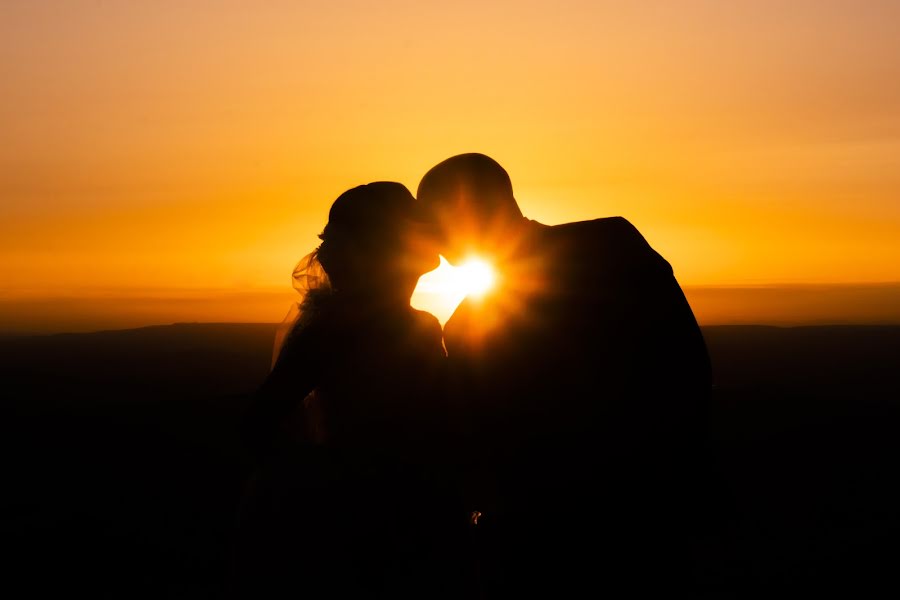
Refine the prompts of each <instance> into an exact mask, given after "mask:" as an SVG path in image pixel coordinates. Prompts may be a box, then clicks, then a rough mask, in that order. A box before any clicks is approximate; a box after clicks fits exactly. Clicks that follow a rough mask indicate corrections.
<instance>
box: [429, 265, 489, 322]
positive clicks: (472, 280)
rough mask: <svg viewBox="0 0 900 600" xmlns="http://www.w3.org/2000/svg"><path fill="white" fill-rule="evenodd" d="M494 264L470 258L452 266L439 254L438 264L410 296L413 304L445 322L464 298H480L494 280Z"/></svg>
mask: <svg viewBox="0 0 900 600" xmlns="http://www.w3.org/2000/svg"><path fill="white" fill-rule="evenodd" d="M496 279H497V277H496V274H495V272H494V268H493V266H491V264H490V263H489V262H487V261H485V260H483V259H481V258H477V257H472V258H469V259H468V260H466V261H465V262H463V263H462V264H461V265H459V266H456V267H455V266H453V265H451V264H450V263H449V262H447V260H446V259H445V258H444V257H443V256H442V257H441V264H440V266H439V267H438V268H437V269H435V270H434V271H431V272H429V273H425V274H424V275H422V277H421V278H420V279H419V285H418V286H417V287H416V291H415V293H414V294H413V297H412V305H413V306H415V307H416V308H419V309H421V310H426V311H428V312H430V313H432V314H434V315H435V316H436V317H437V318H438V320H440V321H441V323H444V322H446V320H447V319H448V318H450V315H451V314H453V311H454V310H455V309H456V307H457V305H458V304H459V303H460V302H462V301H463V298H466V297H471V298H480V297H482V296H484V295H485V294H487V293H488V292H490V291H491V289H492V288H493V287H494V285H495V283H496Z"/></svg>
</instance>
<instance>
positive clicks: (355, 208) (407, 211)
mask: <svg viewBox="0 0 900 600" xmlns="http://www.w3.org/2000/svg"><path fill="white" fill-rule="evenodd" d="M426 227H427V226H426V225H425V221H424V219H423V218H422V216H421V214H420V208H419V205H418V203H417V202H416V200H415V198H413V195H412V193H410V191H409V190H408V189H407V188H406V187H405V186H404V185H403V184H401V183H396V182H392V181H377V182H374V183H369V184H366V185H360V186H357V187H354V188H352V189H349V190H347V191H346V192H344V193H343V194H341V195H340V196H339V197H338V198H337V200H335V201H334V203H333V204H332V205H331V210H330V211H329V213H328V224H327V225H326V226H325V230H324V231H323V232H322V233H321V235H320V236H319V237H320V238H321V239H322V244H321V245H320V246H319V249H318V252H317V257H318V260H319V262H320V263H321V264H322V267H323V269H324V270H325V272H326V273H327V274H328V278H329V280H330V282H331V286H332V288H333V289H334V290H335V291H339V292H354V293H374V294H391V295H393V294H398V295H399V294H402V295H405V296H406V297H407V298H408V297H409V296H410V295H411V294H412V292H413V289H414V288H415V286H416V282H417V281H418V279H419V276H421V275H422V274H424V273H427V272H428V271H431V270H432V269H436V268H437V267H438V265H439V264H440V259H439V257H438V254H437V250H436V249H435V248H434V246H433V244H432V243H431V236H430V235H429V234H428V232H427V229H426Z"/></svg>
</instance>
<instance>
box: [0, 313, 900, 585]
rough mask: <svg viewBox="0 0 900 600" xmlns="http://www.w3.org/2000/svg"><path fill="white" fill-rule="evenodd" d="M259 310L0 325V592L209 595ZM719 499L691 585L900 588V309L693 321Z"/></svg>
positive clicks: (226, 523) (223, 541)
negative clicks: (896, 316) (13, 333)
mask: <svg viewBox="0 0 900 600" xmlns="http://www.w3.org/2000/svg"><path fill="white" fill-rule="evenodd" d="M273 332H274V326H273V325H242V324H211V325H193V324H186V325H174V326H167V327H150V328H145V329H136V330H127V331H115V332H100V333H93V334H70V335H55V336H42V337H7V338H0V385H2V387H0V389H2V398H3V399H2V404H0V407H2V408H0V411H2V412H0V418H2V421H0V433H2V437H0V440H2V442H0V443H2V453H0V456H2V458H0V460H2V463H0V467H2V474H3V479H4V481H3V485H2V488H0V489H2V504H0V540H2V545H3V548H2V549H0V551H2V553H3V555H5V556H6V558H5V559H2V562H0V565H2V567H0V574H2V577H0V586H2V588H0V595H2V596H3V597H5V598H19V597H46V596H47V595H49V594H53V595H58V594H66V595H75V594H77V595H81V594H82V593H86V594H89V595H91V596H93V597H115V598H135V597H142V598H213V597H220V596H221V591H222V589H223V582H224V581H225V578H226V570H227V564H228V560H227V559H228V550H229V540H230V535H231V531H232V526H233V523H234V515H235V507H236V502H237V499H238V494H239V491H240V486H241V482H242V479H243V477H244V476H245V475H246V473H247V467H248V465H247V462H246V460H244V458H243V456H242V454H241V452H240V447H239V445H238V443H237V441H238V438H237V429H236V426H237V418H238V415H239V414H240V411H241V409H242V407H243V406H244V403H245V402H246V398H247V394H248V393H249V392H251V391H252V390H253V389H254V388H255V387H256V385H258V384H259V383H260V382H261V381H262V379H263V378H264V377H265V374H266V372H267V370H268V366H269V359H270V352H271V345H272V337H273ZM704 334H705V336H706V339H707V343H708V345H709V349H710V353H711V355H712V359H713V366H714V376H715V380H716V388H715V398H714V399H715V403H714V412H713V415H712V416H713V425H714V436H715V450H716V454H717V458H718V461H719V464H720V466H721V470H722V473H723V476H724V481H725V483H726V487H727V490H728V492H729V494H730V496H731V498H733V501H734V504H733V510H731V511H730V513H729V514H730V517H729V518H728V520H727V522H725V523H723V528H722V533H721V534H720V535H719V536H717V537H716V538H713V539H710V540H708V542H707V543H706V545H705V546H703V547H701V548H700V549H699V550H698V552H697V556H696V560H695V563H696V573H695V579H696V581H697V590H698V594H697V595H698V596H704V597H737V596H740V597H759V596H771V595H778V594H781V593H791V595H807V594H808V595H812V594H819V593H823V592H828V591H831V592H834V591H835V590H836V589H839V588H841V589H845V590H847V591H848V592H853V593H854V596H856V597H859V596H860V595H862V596H868V595H871V594H868V593H867V592H868V591H873V592H874V591H875V590H879V594H878V595H879V596H880V595H890V596H896V595H897V594H898V593H900V578H897V577H895V571H896V570H897V566H898V565H900V562H898V561H900V473H898V468H897V467H898V462H900V435H898V434H900V327H887V326H886V327H877V326H873V327H856V326H834V327H800V328H772V327H745V326H740V327H737V326H736V327H707V328H704Z"/></svg>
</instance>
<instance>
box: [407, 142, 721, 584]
mask: <svg viewBox="0 0 900 600" xmlns="http://www.w3.org/2000/svg"><path fill="white" fill-rule="evenodd" d="M417 196H418V200H419V201H420V202H421V203H422V204H423V206H424V208H425V209H426V211H427V213H428V214H429V215H430V218H431V220H432V221H433V224H434V225H435V229H436V231H437V232H438V234H437V235H438V236H439V244H440V248H439V250H440V252H441V253H442V254H443V255H444V256H445V258H447V260H448V261H449V262H450V263H459V262H460V261H462V260H465V259H466V258H467V257H469V256H470V255H477V256H480V257H481V258H484V259H487V260H489V261H491V262H492V263H493V264H494V267H495V269H496V271H497V285H496V287H495V289H494V290H493V291H492V292H491V293H489V294H487V295H485V296H484V297H482V298H467V299H465V300H464V301H463V302H462V303H461V304H460V305H459V307H458V308H457V309H456V311H455V312H454V314H453V315H452V317H451V318H450V319H449V321H448V322H447V323H446V326H445V328H444V342H445V346H446V348H447V354H448V359H449V361H450V364H451V374H452V376H451V385H452V390H453V393H454V395H455V396H456V398H457V401H458V402H459V403H461V404H462V405H464V407H465V408H464V409H463V410H464V412H466V418H465V419H464V422H466V423H468V424H469V428H468V430H467V436H468V438H467V441H466V446H467V449H468V452H469V459H470V460H469V466H470V472H471V474H472V482H473V483H472V487H473V492H472V500H471V502H472V506H471V508H472V510H473V511H478V513H479V514H480V518H479V519H478V525H477V526H476V527H475V530H476V531H478V532H479V533H478V536H479V537H480V540H481V545H482V553H483V563H484V564H483V565H482V567H481V568H482V570H483V572H484V573H485V577H486V581H485V585H486V586H487V588H488V591H489V595H491V596H492V597H514V596H522V595H525V594H527V595H529V596H531V595H533V594H534V593H536V592H544V593H552V594H553V595H554V596H558V597H564V596H565V595H563V596H560V593H561V592H562V591H565V590H567V589H568V590H571V591H572V592H573V593H575V592H579V593H581V594H583V593H584V592H585V591H595V592H598V591H610V590H611V589H613V588H616V589H618V590H620V591H624V590H630V591H632V592H634V593H644V592H647V591H661V590H666V591H667V592H669V593H671V592H673V591H678V588H679V586H683V585H687V583H686V581H685V576H686V573H687V572H688V570H689V567H688V565H687V564H686V562H685V559H686V558H687V557H688V552H687V547H686V546H685V540H686V539H687V538H688V536H690V534H691V533H692V530H694V529H695V528H697V527H698V524H699V520H700V519H701V517H702V515H701V514H699V513H700V512H701V510H700V508H699V506H700V496H701V495H702V491H701V490H702V489H703V487H704V478H705V477H706V473H707V471H706V470H705V467H706V463H707V460H708V458H707V454H706V450H707V448H706V438H707V413H708V408H709V395H710V389H711V374H710V363H709V358H708V354H707V350H706V345H705V342H704V339H703V336H702V334H701V332H700V329H699V327H698V325H697V321H696V320H695V318H694V315H693V312H692V311H691V308H690V306H689V304H688V302H687V300H686V299H685V297H684V294H683V293H682V290H681V288H680V286H679V284H678V282H677V280H676V279H675V277H674V275H673V271H672V268H671V266H670V265H669V263H668V262H667V261H666V260H665V259H664V258H663V257H662V256H660V255H659V254H658V253H657V252H656V251H654V250H653V248H652V247H651V246H650V245H649V244H648V243H647V241H646V240H645V239H644V238H643V236H642V235H641V234H640V233H639V232H638V230H637V229H636V228H635V227H634V226H633V225H632V224H631V223H629V222H628V221H627V220H625V219H624V218H622V217H610V218H601V219H595V220H591V221H582V222H575V223H566V224H562V225H555V226H549V225H544V224H541V223H538V222H537V221H534V220H531V219H528V218H525V217H524V216H523V215H522V212H521V210H520V208H519V206H518V204H517V202H516V199H515V197H514V195H513V189H512V184H511V182H510V178H509V175H508V174H507V172H506V171H505V170H504V169H503V168H502V167H501V166H500V165H499V164H498V163H497V162H496V161H494V160H493V159H491V158H489V157H488V156H485V155H483V154H476V153H472V154H462V155H458V156H454V157H452V158H449V159H447V160H445V161H443V162H441V163H439V164H438V165H436V166H435V167H433V168H432V169H431V170H430V171H428V173H427V174H426V175H425V176H424V177H423V178H422V180H421V183H420V184H419V188H418V192H417ZM473 514H475V513H473Z"/></svg>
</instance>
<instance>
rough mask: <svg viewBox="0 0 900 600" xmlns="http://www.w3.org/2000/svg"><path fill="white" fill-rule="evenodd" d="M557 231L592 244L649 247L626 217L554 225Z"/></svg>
mask: <svg viewBox="0 0 900 600" xmlns="http://www.w3.org/2000/svg"><path fill="white" fill-rule="evenodd" d="M552 229H554V230H555V233H557V234H558V235H562V236H563V237H569V238H574V239H575V240H577V241H582V242H584V243H587V244H591V245H595V244H596V245H600V246H614V247H620V248H622V247H625V248H627V247H630V248H632V249H634V250H638V249H648V248H649V245H648V244H647V240H646V239H644V236H643V235H641V232H640V231H638V229H637V227H635V226H634V225H632V223H631V222H630V221H629V220H628V219H626V218H625V217H618V216H616V217H602V218H599V219H590V220H587V221H573V222H571V223H563V224H561V225H553V226H552Z"/></svg>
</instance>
